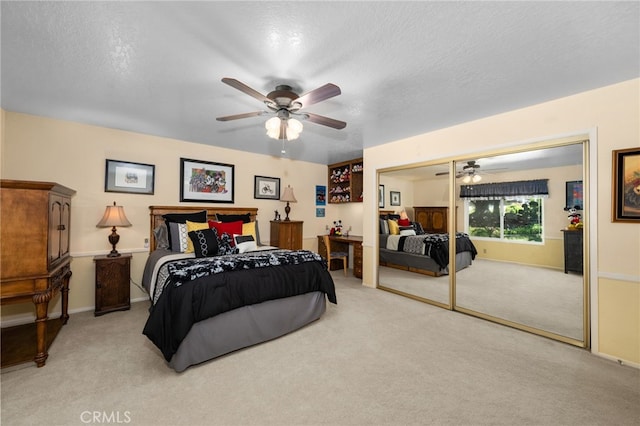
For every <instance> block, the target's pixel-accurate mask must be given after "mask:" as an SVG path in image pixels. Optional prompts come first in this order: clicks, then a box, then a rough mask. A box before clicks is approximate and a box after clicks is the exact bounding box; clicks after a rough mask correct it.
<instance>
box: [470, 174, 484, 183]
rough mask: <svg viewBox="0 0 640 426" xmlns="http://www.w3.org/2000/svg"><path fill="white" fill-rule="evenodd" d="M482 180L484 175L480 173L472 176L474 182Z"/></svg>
mask: <svg viewBox="0 0 640 426" xmlns="http://www.w3.org/2000/svg"><path fill="white" fill-rule="evenodd" d="M481 180H482V176H480V175H473V177H472V178H471V181H472V182H473V183H478V182H480V181H481Z"/></svg>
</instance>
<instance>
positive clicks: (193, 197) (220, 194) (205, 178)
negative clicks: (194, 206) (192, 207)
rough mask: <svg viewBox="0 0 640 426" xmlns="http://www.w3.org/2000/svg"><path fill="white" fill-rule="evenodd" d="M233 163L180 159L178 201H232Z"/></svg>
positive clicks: (233, 186)
mask: <svg viewBox="0 0 640 426" xmlns="http://www.w3.org/2000/svg"><path fill="white" fill-rule="evenodd" d="M234 189H235V185H234V166H233V164H223V163H213V162H211V161H200V160H190V159H188V158H181V159H180V201H196V202H207V203H233V192H234Z"/></svg>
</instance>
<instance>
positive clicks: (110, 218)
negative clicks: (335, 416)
mask: <svg viewBox="0 0 640 426" xmlns="http://www.w3.org/2000/svg"><path fill="white" fill-rule="evenodd" d="M116 226H131V222H129V220H128V219H127V216H126V215H125V214H124V207H122V206H116V202H115V201H114V202H113V205H112V206H107V209H106V210H105V211H104V216H102V219H101V220H100V222H98V224H97V225H96V227H98V228H109V227H112V228H111V234H110V235H109V242H110V243H111V247H112V249H111V252H110V253H109V254H108V255H107V256H109V257H118V256H120V253H118V250H116V244H118V241H120V235H118V233H117V232H116Z"/></svg>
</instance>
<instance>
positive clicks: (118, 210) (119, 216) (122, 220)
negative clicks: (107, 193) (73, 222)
mask: <svg viewBox="0 0 640 426" xmlns="http://www.w3.org/2000/svg"><path fill="white" fill-rule="evenodd" d="M96 226H97V227H98V228H110V227H112V226H131V222H129V219H127V216H126V215H125V214H124V207H122V206H116V202H115V201H114V202H113V206H107V209H106V210H105V211H104V216H102V219H100V222H98V224H97V225H96Z"/></svg>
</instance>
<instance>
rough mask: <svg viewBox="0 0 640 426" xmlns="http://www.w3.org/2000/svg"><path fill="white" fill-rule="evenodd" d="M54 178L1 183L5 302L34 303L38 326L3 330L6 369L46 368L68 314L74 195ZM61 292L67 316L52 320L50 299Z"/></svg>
mask: <svg viewBox="0 0 640 426" xmlns="http://www.w3.org/2000/svg"><path fill="white" fill-rule="evenodd" d="M74 194H75V191H74V190H72V189H69V188H67V187H64V186H62V185H59V184H57V183H52V182H35V181H18V180H6V179H3V180H1V181H0V264H1V265H2V268H1V269H0V302H1V303H2V305H5V304H12V303H27V302H29V303H33V304H34V305H35V308H36V320H35V324H26V325H23V326H16V327H9V328H3V329H2V367H6V366H9V365H13V364H19V363H22V362H25V361H29V360H33V361H35V363H36V364H37V366H38V367H42V366H44V364H45V362H46V360H47V356H48V352H47V350H48V347H49V345H50V344H51V342H52V341H53V339H54V338H55V336H56V335H57V333H58V331H59V330H60V328H61V327H62V325H63V324H65V323H66V322H67V320H68V319H69V315H68V313H67V308H68V296H69V278H70V277H71V256H70V255H69V242H70V239H69V235H70V234H69V232H70V224H71V197H72V196H73V195H74ZM59 292H61V293H62V315H61V317H60V318H56V319H51V320H50V319H49V316H48V308H49V301H50V300H51V299H52V298H53V297H54V296H56V295H57V294H58V293H59Z"/></svg>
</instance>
